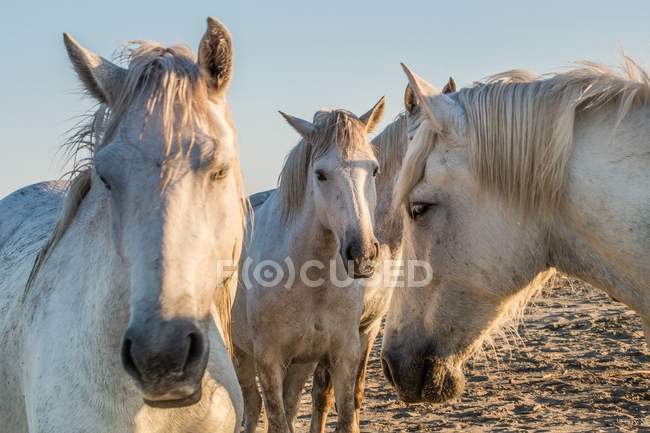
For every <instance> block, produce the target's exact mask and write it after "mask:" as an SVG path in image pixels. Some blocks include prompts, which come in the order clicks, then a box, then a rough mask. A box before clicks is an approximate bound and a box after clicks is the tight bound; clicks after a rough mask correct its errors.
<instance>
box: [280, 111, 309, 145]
mask: <svg viewBox="0 0 650 433" xmlns="http://www.w3.org/2000/svg"><path fill="white" fill-rule="evenodd" d="M279 113H280V114H281V115H282V117H284V119H285V120H286V121H287V122H288V123H289V125H291V127H292V128H293V129H295V130H296V131H298V134H300V135H301V136H302V138H304V139H305V140H307V141H310V139H311V138H312V137H313V135H314V131H315V130H316V128H315V127H314V125H313V124H312V123H311V122H308V121H306V120H303V119H300V118H298V117H293V116H291V115H289V114H287V113H284V112H282V111H280V112H279Z"/></svg>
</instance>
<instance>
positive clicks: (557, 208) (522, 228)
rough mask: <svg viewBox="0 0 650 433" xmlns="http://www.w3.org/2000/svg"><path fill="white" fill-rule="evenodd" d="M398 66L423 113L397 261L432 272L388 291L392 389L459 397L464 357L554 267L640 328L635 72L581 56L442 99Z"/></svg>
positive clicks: (641, 111) (399, 191)
mask: <svg viewBox="0 0 650 433" xmlns="http://www.w3.org/2000/svg"><path fill="white" fill-rule="evenodd" d="M405 70H406V71H407V75H408V76H409V80H410V84H411V87H412V88H413V90H414V91H415V92H414V94H413V93H411V94H410V95H407V102H408V101H410V100H413V99H414V98H415V100H416V102H418V103H419V105H420V106H421V107H422V108H423V109H422V110H421V115H420V116H412V115H410V117H411V118H412V120H416V118H422V124H421V126H420V127H419V129H418V130H417V133H416V135H415V137H414V138H413V140H412V141H411V143H410V145H409V150H408V152H407V155H406V157H405V159H404V163H403V166H402V170H401V172H400V177H399V180H398V184H397V185H396V194H395V203H396V207H397V208H398V210H399V211H401V212H402V213H403V215H404V218H403V222H404V226H405V235H404V236H405V239H404V242H405V245H406V246H405V253H404V254H405V256H408V257H415V258H418V259H420V260H426V261H428V262H429V263H430V264H431V266H432V268H433V278H432V279H431V280H430V281H429V284H428V286H427V289H422V288H418V289H409V288H406V289H402V290H399V291H396V292H395V293H394V294H393V298H392V302H391V306H390V309H389V313H388V318H387V325H386V330H385V336H384V341H383V359H382V360H383V365H384V370H385V374H386V376H387V378H388V379H389V380H390V381H391V382H392V383H393V384H394V386H395V388H396V389H397V391H398V393H399V395H400V397H401V398H402V399H403V400H405V401H409V402H417V401H429V402H441V401H445V400H448V399H450V398H454V397H455V396H457V395H459V393H460V392H461V391H462V389H463V382H464V376H463V373H462V365H463V363H464V361H465V360H466V359H467V358H468V357H469V356H470V355H471V354H472V353H473V351H474V350H475V349H476V348H477V347H479V346H480V345H481V343H482V341H483V340H484V338H485V337H486V336H487V335H488V334H489V333H490V331H491V330H492V329H493V328H494V327H495V326H497V325H498V324H499V323H500V322H502V321H503V320H504V319H505V318H506V317H507V316H508V315H509V314H508V313H509V312H512V311H513V310H516V309H518V308H519V306H521V305H522V304H525V302H526V301H527V300H528V298H530V296H531V295H532V294H533V293H534V291H535V289H536V288H537V287H539V286H540V284H541V283H543V282H544V281H545V280H546V279H547V278H548V277H549V275H550V274H551V273H552V272H553V269H555V268H556V269H558V270H560V271H562V272H565V273H568V274H571V275H573V276H576V277H579V278H581V279H583V280H585V281H587V282H589V283H591V284H593V285H595V286H597V287H600V288H601V289H603V290H605V291H606V292H607V293H609V294H610V295H611V296H612V297H614V298H616V299H618V300H620V301H621V302H623V303H625V304H626V305H628V306H629V307H630V308H632V309H633V310H635V311H636V312H637V313H638V314H639V315H640V316H641V318H642V319H643V321H644V323H645V324H646V327H647V326H648V324H650V225H649V224H648V217H649V216H650V122H649V121H650V80H649V79H648V75H647V74H646V73H645V71H643V70H641V69H640V68H639V67H638V66H636V65H635V64H634V63H633V62H632V61H629V60H628V61H626V64H625V67H624V75H617V74H615V73H614V72H613V71H611V70H609V69H607V68H605V67H603V66H600V65H596V64H593V63H586V64H585V65H584V67H581V68H578V69H575V70H572V71H569V72H566V73H562V74H557V75H554V76H552V77H550V78H547V79H536V80H532V81H530V82H523V83H522V82H512V81H511V80H507V78H508V76H511V77H515V78H516V76H521V74H520V73H518V72H515V73H512V74H508V73H506V74H501V78H505V80H500V81H497V82H493V83H489V84H485V85H478V86H475V87H473V88H467V89H462V90H461V91H459V92H457V93H455V94H452V95H441V94H439V93H438V92H437V91H436V90H435V89H434V88H432V87H431V86H429V85H428V84H427V83H425V82H424V81H423V80H421V79H419V78H418V77H416V76H414V75H413V74H411V73H410V72H409V71H408V70H407V69H405ZM514 81H517V80H516V79H515V80H514ZM408 106H409V104H408V103H407V108H408ZM648 331H650V329H648V328H647V329H646V332H648ZM647 336H648V334H647V333H646V337H647Z"/></svg>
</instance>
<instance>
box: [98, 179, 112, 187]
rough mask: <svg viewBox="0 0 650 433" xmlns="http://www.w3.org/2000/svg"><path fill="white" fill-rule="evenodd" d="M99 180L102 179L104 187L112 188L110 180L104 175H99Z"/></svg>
mask: <svg viewBox="0 0 650 433" xmlns="http://www.w3.org/2000/svg"><path fill="white" fill-rule="evenodd" d="M99 180H101V181H102V183H103V184H104V187H106V189H108V190H110V189H111V185H110V184H109V183H108V181H107V180H106V179H105V178H104V176H99Z"/></svg>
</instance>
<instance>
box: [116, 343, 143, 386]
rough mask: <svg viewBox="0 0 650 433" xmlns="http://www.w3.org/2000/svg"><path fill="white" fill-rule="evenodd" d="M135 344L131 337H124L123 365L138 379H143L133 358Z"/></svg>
mask: <svg viewBox="0 0 650 433" xmlns="http://www.w3.org/2000/svg"><path fill="white" fill-rule="evenodd" d="M132 346H133V341H131V339H130V338H124V342H123V343H122V353H121V355H122V365H123V366H124V369H125V370H126V372H127V373H128V374H129V375H130V376H132V377H133V378H134V379H136V380H140V379H141V375H140V370H138V366H137V365H136V363H135V360H134V359H133V353H131V348H132Z"/></svg>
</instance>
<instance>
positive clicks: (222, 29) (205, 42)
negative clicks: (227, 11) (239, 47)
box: [198, 17, 232, 98]
mask: <svg viewBox="0 0 650 433" xmlns="http://www.w3.org/2000/svg"><path fill="white" fill-rule="evenodd" d="M198 64H199V67H200V68H201V71H203V73H204V74H205V76H206V77H207V80H208V94H209V95H210V97H211V98H217V97H219V96H221V95H222V94H223V92H224V91H225V90H226V89H227V88H228V84H230V79H231V78H232V38H231V37H230V32H229V31H228V29H227V28H226V26H225V25H223V24H222V23H221V21H219V20H218V19H216V18H212V17H208V29H207V30H206V31H205V34H204V35H203V37H202V38H201V42H200V43H199V56H198Z"/></svg>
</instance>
